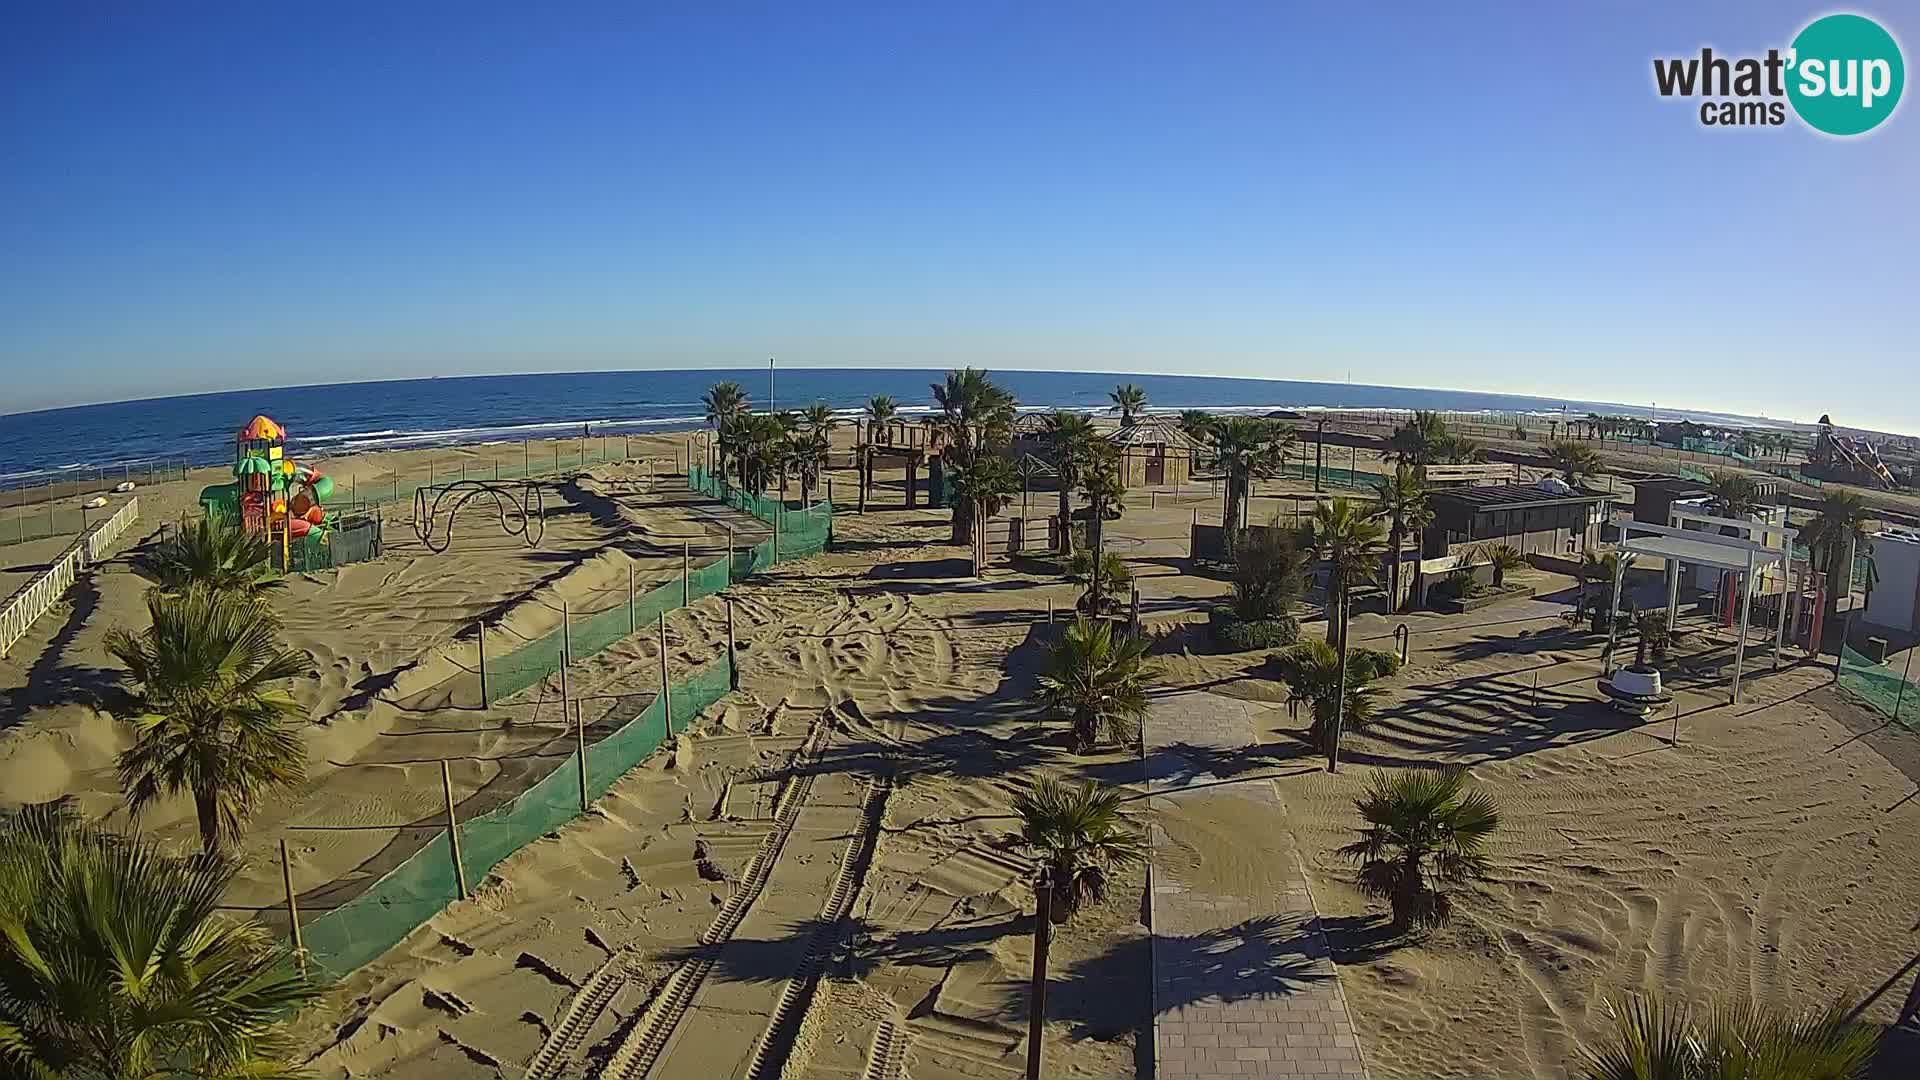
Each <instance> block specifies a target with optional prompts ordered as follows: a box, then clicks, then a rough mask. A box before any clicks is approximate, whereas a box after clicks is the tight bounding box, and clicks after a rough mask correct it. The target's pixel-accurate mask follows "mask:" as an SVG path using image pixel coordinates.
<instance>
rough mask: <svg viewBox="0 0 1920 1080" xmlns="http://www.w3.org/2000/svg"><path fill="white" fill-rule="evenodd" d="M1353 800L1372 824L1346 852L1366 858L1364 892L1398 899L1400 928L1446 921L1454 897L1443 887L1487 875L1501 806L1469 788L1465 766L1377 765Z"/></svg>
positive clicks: (1395, 921) (1360, 860)
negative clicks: (1398, 767) (1387, 767)
mask: <svg viewBox="0 0 1920 1080" xmlns="http://www.w3.org/2000/svg"><path fill="white" fill-rule="evenodd" d="M1354 805H1355V806H1356V807H1358V808H1359V810H1360V816H1361V817H1362V818H1364V819H1365V820H1366V822H1367V828H1366V829H1365V830H1363V831H1362V833H1361V837H1360V839H1359V840H1357V841H1355V842H1354V843H1351V844H1348V845H1347V846H1346V847H1343V848H1341V849H1340V853H1341V854H1342V855H1344V856H1346V857H1347V858H1348V859H1350V860H1352V861H1354V862H1357V863H1359V864H1360V891H1361V892H1364V893H1366V894H1367V895H1368V896H1371V897H1374V898H1376V899H1381V900H1385V901H1387V902H1388V903H1389V904H1390V905H1392V907H1393V925H1394V926H1395V927H1397V928H1399V929H1401V930H1409V929H1426V928H1428V927H1433V926H1438V925H1440V924H1441V923H1444V922H1446V921H1447V918H1448V917H1449V916H1450V915H1451V914H1452V913H1453V901H1452V900H1451V899H1450V898H1449V897H1448V896H1447V894H1446V893H1444V892H1442V891H1440V888H1439V886H1441V885H1451V884H1459V883H1464V882H1467V881H1471V880H1473V879H1474V878H1479V877H1484V876H1485V875H1486V873H1487V870H1488V865H1489V864H1488V860H1487V853H1486V852H1487V840H1488V838H1489V837H1491V836H1492V835H1493V831H1494V830H1495V829H1496V828H1498V827H1499V826H1500V811H1499V810H1498V809H1497V808H1495V806H1494V804H1493V800H1492V799H1490V798H1488V797H1487V795H1486V793H1485V792H1480V791H1473V790H1469V789H1468V787H1467V773H1466V770H1465V769H1401V770H1396V771H1394V772H1386V771H1384V770H1383V771H1377V772H1375V773H1374V776H1373V782H1372V784H1370V785H1369V786H1368V788H1367V793H1366V795H1365V796H1363V797H1361V798H1359V799H1356V800H1354Z"/></svg>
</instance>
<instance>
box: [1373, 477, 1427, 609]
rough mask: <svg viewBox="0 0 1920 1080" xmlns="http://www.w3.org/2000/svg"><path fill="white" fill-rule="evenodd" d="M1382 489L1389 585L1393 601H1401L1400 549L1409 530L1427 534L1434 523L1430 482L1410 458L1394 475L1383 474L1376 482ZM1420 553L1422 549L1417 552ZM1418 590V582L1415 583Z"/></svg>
mask: <svg viewBox="0 0 1920 1080" xmlns="http://www.w3.org/2000/svg"><path fill="white" fill-rule="evenodd" d="M1374 490H1375V491H1376V492H1378V495H1377V496H1376V499H1377V501H1376V503H1375V506H1374V513H1375V515H1376V516H1379V517H1383V518H1386V519H1387V523H1388V524H1387V570H1388V573H1389V582H1388V588H1389V590H1390V595H1391V596H1392V597H1393V600H1392V603H1393V604H1394V605H1396V609H1397V605H1399V603H1400V549H1401V546H1402V544H1403V543H1404V541H1405V540H1406V538H1407V534H1408V533H1412V534H1414V535H1415V536H1424V535H1425V532H1426V528H1427V526H1428V525H1430V524H1432V523H1433V509H1432V507H1430V506H1428V505H1427V485H1426V484H1425V483H1424V482H1422V481H1421V479H1420V474H1419V473H1418V472H1416V471H1415V470H1414V469H1413V467H1412V466H1410V465H1408V464H1407V463H1406V462H1404V461H1403V462H1401V463H1400V464H1398V465H1396V466H1394V469H1393V475H1392V476H1388V477H1383V478H1381V479H1380V480H1379V481H1378V482H1376V483H1375V485H1374ZM1418 554H1419V552H1418V549H1417V548H1416V550H1415V555H1416V556H1417V555H1418ZM1419 565H1420V560H1419V559H1418V558H1417V557H1416V558H1415V559H1414V569H1415V572H1416V573H1418V572H1419ZM1415 586H1416V588H1415V591H1418V582H1416V583H1415Z"/></svg>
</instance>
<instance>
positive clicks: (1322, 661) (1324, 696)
mask: <svg viewBox="0 0 1920 1080" xmlns="http://www.w3.org/2000/svg"><path fill="white" fill-rule="evenodd" d="M1273 659H1274V665H1275V667H1276V669H1277V671H1278V674H1279V676H1280V678H1281V680H1282V681H1284V682H1285V683H1286V684H1287V704H1289V705H1305V706H1307V707H1308V709H1309V710H1310V712H1311V713H1312V716H1313V723H1312V725H1311V726H1309V727H1308V728H1307V740H1308V741H1309V742H1311V743H1313V745H1315V746H1317V747H1319V748H1320V749H1321V750H1322V751H1326V752H1329V753H1330V752H1332V750H1333V747H1332V745H1331V743H1332V740H1333V738H1334V730H1335V727H1334V725H1335V724H1336V723H1337V724H1338V725H1339V726H1340V728H1341V729H1342V733H1343V734H1344V731H1345V730H1346V729H1351V730H1354V731H1360V730H1363V729H1364V728H1365V727H1366V726H1367V725H1368V724H1369V723H1371V722H1372V720H1373V713H1374V707H1375V705H1376V704H1377V699H1378V697H1379V694H1380V691H1379V690H1378V689H1376V688H1374V687H1370V686H1368V685H1367V683H1369V682H1371V681H1372V680H1373V677H1374V674H1375V669H1374V666H1373V665H1372V664H1371V663H1369V662H1367V661H1365V660H1363V659H1361V657H1359V656H1357V655H1349V656H1348V657H1347V658H1346V660H1344V661H1342V660H1341V659H1340V654H1339V653H1338V652H1336V651H1335V650H1334V649H1333V647H1332V646H1330V645H1328V644H1327V643H1326V642H1324V641H1313V640H1307V641H1303V642H1301V643H1299V644H1298V645H1295V646H1293V647H1291V648H1289V649H1287V650H1286V651H1285V652H1281V653H1276V654H1275V655H1274V658H1273ZM1343 666H1344V667H1345V671H1344V672H1343V671H1342V670H1341V669H1342V667H1343Z"/></svg>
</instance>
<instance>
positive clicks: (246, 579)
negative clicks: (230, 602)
mask: <svg viewBox="0 0 1920 1080" xmlns="http://www.w3.org/2000/svg"><path fill="white" fill-rule="evenodd" d="M139 565H140V569H141V570H142V571H143V572H144V573H145V574H146V575H147V576H148V577H150V578H152V579H153V581H154V583H155V584H156V585H157V586H158V587H159V588H160V589H162V590H163V591H165V592H168V593H181V592H185V591H186V590H187V589H189V588H192V587H193V586H195V585H201V586H204V587H206V588H208V589H212V590H214V591H216V592H223V593H235V594H239V595H243V596H249V597H255V598H258V597H261V596H262V595H263V594H265V593H266V592H267V591H268V590H270V589H278V588H280V587H281V586H282V585H283V584H285V582H284V581H283V580H282V579H281V577H280V576H279V574H277V573H276V572H275V571H274V569H273V545H271V544H270V543H268V542H267V537H266V534H264V533H257V532H248V531H247V530H246V529H244V528H242V527H241V525H240V522H238V521H236V520H235V519H233V518H231V517H229V516H227V515H225V514H209V515H207V516H206V517H204V518H201V519H200V520H199V521H196V522H193V523H192V524H189V525H183V526H181V527H180V528H179V529H176V530H174V531H173V532H171V533H169V534H168V535H167V537H166V538H165V539H163V540H161V541H160V542H159V543H158V544H156V545H154V547H153V550H152V551H151V552H149V553H148V554H146V555H145V556H143V557H142V558H141V559H140V560H139Z"/></svg>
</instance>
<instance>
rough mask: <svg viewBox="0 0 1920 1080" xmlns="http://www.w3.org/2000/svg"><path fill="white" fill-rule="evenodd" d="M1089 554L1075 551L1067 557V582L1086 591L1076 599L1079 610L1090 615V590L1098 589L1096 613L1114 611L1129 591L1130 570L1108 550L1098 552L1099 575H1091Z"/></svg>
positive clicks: (1091, 598)
mask: <svg viewBox="0 0 1920 1080" xmlns="http://www.w3.org/2000/svg"><path fill="white" fill-rule="evenodd" d="M1094 569H1095V568H1094V565H1093V552H1092V551H1076V552H1074V553H1073V554H1072V555H1070V556H1068V558H1067V580H1068V581H1071V582H1073V583H1074V584H1075V585H1085V586H1086V587H1087V591H1086V592H1084V593H1082V594H1081V596H1080V602H1079V609H1080V610H1081V611H1086V612H1093V611H1094V610H1095V609H1094V605H1093V590H1094V589H1095V588H1096V587H1097V588H1098V589H1099V590H1100V605H1099V613H1101V614H1105V613H1107V612H1109V611H1116V610H1118V609H1119V607H1120V604H1121V602H1122V601H1124V600H1125V599H1126V598H1127V597H1128V596H1129V595H1130V594H1131V590H1132V588H1133V571H1132V570H1131V569H1129V568H1128V567H1127V560H1125V559H1123V558H1121V557H1120V556H1118V555H1116V554H1114V553H1113V552H1111V551H1103V552H1101V553H1100V566H1099V571H1100V572H1099V573H1098V574H1096V573H1094Z"/></svg>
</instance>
